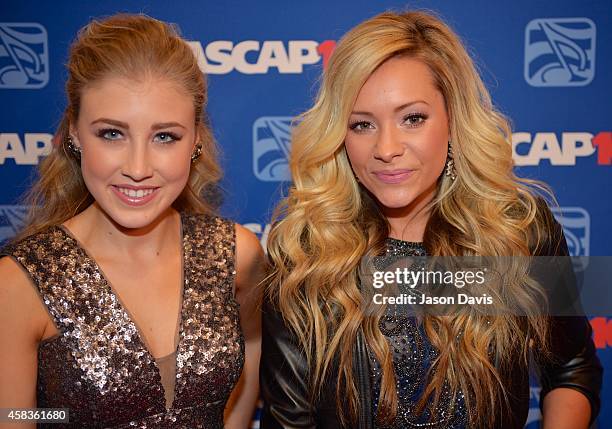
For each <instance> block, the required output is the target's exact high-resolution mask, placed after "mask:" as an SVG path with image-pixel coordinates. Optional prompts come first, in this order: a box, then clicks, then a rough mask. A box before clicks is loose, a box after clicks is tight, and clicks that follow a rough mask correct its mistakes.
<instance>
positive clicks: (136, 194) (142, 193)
mask: <svg viewBox="0 0 612 429" xmlns="http://www.w3.org/2000/svg"><path fill="white" fill-rule="evenodd" d="M117 190H118V191H119V192H121V193H122V194H124V195H127V196H128V197H130V198H143V197H146V196H147V195H150V194H152V193H153V191H154V189H138V190H136V189H128V188H117Z"/></svg>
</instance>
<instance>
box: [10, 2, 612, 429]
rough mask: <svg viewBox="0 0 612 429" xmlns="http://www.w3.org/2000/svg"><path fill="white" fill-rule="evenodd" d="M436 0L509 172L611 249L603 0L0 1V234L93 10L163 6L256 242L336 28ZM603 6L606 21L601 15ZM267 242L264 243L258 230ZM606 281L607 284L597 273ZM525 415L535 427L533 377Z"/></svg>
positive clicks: (587, 243) (230, 197)
mask: <svg viewBox="0 0 612 429" xmlns="http://www.w3.org/2000/svg"><path fill="white" fill-rule="evenodd" d="M390 8H393V9H396V10H403V9H406V8H427V9H431V10H434V11H436V12H437V13H439V14H440V15H441V16H442V17H443V18H445V19H446V20H447V22H448V23H449V24H450V25H451V26H452V27H453V28H454V29H455V30H456V31H457V32H458V33H459V34H460V36H461V37H462V38H463V40H464V42H465V43H466V45H467V46H468V48H469V50H470V52H471V53H472V54H473V56H474V58H475V60H476V62H477V64H478V66H479V68H480V70H481V73H482V76H483V78H484V80H485V83H486V84H487V86H488V88H489V90H490V91H491V94H492V96H493V99H494V102H495V104H496V105H497V106H498V107H499V108H500V109H501V110H502V111H503V112H504V113H506V114H507V115H508V116H510V117H511V118H512V120H513V129H514V135H513V146H514V157H515V161H516V165H517V170H518V173H519V174H520V175H522V176H527V177H531V178H537V179H540V180H544V181H545V182H547V183H549V184H550V185H551V186H552V188H553V190H554V191H555V193H556V195H557V197H558V201H559V203H560V206H561V209H560V210H558V211H557V212H556V213H555V214H556V215H557V216H558V218H559V220H560V221H561V222H562V224H563V226H564V229H565V232H566V235H567V239H568V245H569V247H570V250H571V252H572V253H573V254H575V255H587V256H588V255H611V254H612V252H611V247H610V242H611V241H612V231H611V229H610V228H609V219H610V216H612V198H611V196H610V195H611V193H610V187H611V186H612V180H611V178H612V175H611V173H612V132H611V131H610V130H611V129H612V124H611V115H610V110H611V109H610V105H611V101H612V28H611V26H610V25H609V19H610V16H612V3H611V2H610V1H609V0H600V1H588V2H576V1H568V0H558V1H550V2H533V1H528V0H517V1H512V2H502V1H498V2H491V1H485V0H473V1H463V2H454V1H428V2H424V1H412V2H405V1H392V0H385V1H378V2H373V1H364V0H334V1H329V0H311V1H309V2H282V1H261V0H260V1H257V2H246V1H245V2H240V1H233V0H231V1H230V0H226V1H222V2H211V1H209V2H206V1H195V0H192V1H181V0H175V1H173V2H165V1H158V2H145V1H133V0H132V1H126V0H121V1H104V2H96V3H94V2H69V1H54V2H47V1H32V0H20V1H6V0H5V1H3V4H2V6H0V21H1V22H0V102H1V105H2V114H1V115H0V183H2V186H1V187H0V240H5V239H7V238H9V237H10V236H12V235H13V234H14V233H15V230H16V229H18V228H19V227H20V225H21V222H22V219H23V213H24V209H23V207H21V206H19V205H18V204H19V203H18V200H19V196H20V195H21V194H22V193H23V191H24V190H25V189H26V188H27V186H28V184H29V183H30V178H31V175H32V172H33V169H34V168H35V167H36V164H38V162H39V161H40V159H41V158H42V157H44V156H45V154H47V153H48V151H49V150H50V147H51V135H52V133H53V131H54V128H55V127H56V125H57V123H58V121H59V119H60V117H61V114H62V111H63V109H64V105H65V97H64V91H63V85H64V82H65V76H66V72H65V71H64V64H65V62H66V58H67V52H68V47H69V45H70V42H71V41H72V39H73V38H74V36H75V34H76V32H77V30H78V29H79V28H80V27H82V26H83V25H84V24H86V23H87V22H88V20H89V19H90V18H91V17H98V16H103V15H109V14H113V13H116V12H144V13H146V14H149V15H151V16H153V17H156V18H159V19H162V20H165V21H169V22H174V23H176V24H178V26H179V27H180V29H181V31H182V34H183V35H184V36H185V37H186V38H187V39H188V40H190V41H191V45H192V47H193V49H194V50H195V52H196V53H197V54H198V56H199V59H200V65H201V67H202V68H203V70H205V71H206V72H207V73H208V75H209V90H210V104H209V109H208V111H209V113H210V117H211V121H212V125H213V129H214V132H215V136H216V138H217V139H218V141H219V144H220V146H221V149H222V152H223V156H222V164H223V168H224V171H225V179H224V181H223V188H224V190H225V202H224V204H223V207H222V213H223V214H224V215H225V216H228V217H231V218H233V219H235V220H236V221H238V222H241V223H243V224H246V225H247V226H248V227H249V228H250V229H252V230H253V231H254V232H256V233H257V234H258V235H259V236H260V237H261V239H262V241H263V242H265V240H266V237H267V233H268V230H269V218H270V213H271V210H272V208H273V207H274V205H275V204H276V202H277V200H278V197H279V195H280V193H282V189H283V187H284V186H286V184H287V182H286V180H287V179H288V172H287V153H288V151H289V149H290V141H289V121H290V118H291V117H292V116H295V115H297V114H298V113H300V112H302V111H304V110H305V109H306V108H307V107H308V106H309V105H310V104H311V103H312V101H313V98H314V95H315V93H316V88H317V82H318V77H319V75H320V73H321V71H322V68H323V67H324V65H325V63H326V59H327V58H328V57H329V55H330V53H331V52H332V50H333V47H334V44H335V41H337V40H338V39H339V38H340V37H341V36H342V35H343V34H344V33H345V32H346V31H347V30H348V29H349V28H351V27H352V26H354V25H355V24H357V23H358V22H360V21H362V20H363V19H365V18H368V17H370V16H372V15H374V14H376V13H379V12H382V11H384V10H386V9H390ZM606 22H608V24H606ZM264 244H265V243H264ZM606 281H607V282H608V284H607V285H604V286H612V285H610V283H611V282H610V280H609V279H606ZM607 316H609V315H606V314H597V315H591V323H592V325H593V328H594V332H595V334H594V335H595V342H596V345H597V348H598V353H599V356H600V358H601V360H602V362H603V363H604V365H605V367H607V368H608V371H607V372H606V374H605V377H604V392H603V397H602V412H601V415H600V418H599V425H600V427H612V410H610V409H609V406H608V404H609V403H610V400H612V389H611V388H610V383H609V382H610V381H612V375H611V373H612V371H611V370H612V352H611V349H610V347H611V346H612V319H609V318H608V317H607ZM531 405H532V409H531V412H530V417H529V421H530V423H529V424H528V427H529V428H535V427H539V423H538V422H539V410H538V395H537V387H536V386H535V385H534V387H533V388H532V403H531Z"/></svg>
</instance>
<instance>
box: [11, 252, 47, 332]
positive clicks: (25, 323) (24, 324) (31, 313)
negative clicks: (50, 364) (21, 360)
mask: <svg viewBox="0 0 612 429" xmlns="http://www.w3.org/2000/svg"><path fill="white" fill-rule="evenodd" d="M0 314H1V316H0V325H2V326H4V327H6V328H7V329H15V330H16V331H20V332H21V333H23V334H25V335H26V336H28V337H31V338H32V339H33V338H37V339H39V338H40V337H41V336H42V335H43V332H44V331H45V327H46V325H47V321H48V320H49V316H48V314H47V313H46V311H45V309H44V306H43V304H42V302H41V300H40V298H39V296H38V294H37V293H36V290H35V289H34V286H33V285H32V283H31V280H30V277H29V276H28V275H27V274H26V273H25V271H24V270H23V269H22V268H21V266H20V265H19V264H18V263H17V262H16V261H15V260H14V259H13V258H11V257H8V256H5V257H2V258H0Z"/></svg>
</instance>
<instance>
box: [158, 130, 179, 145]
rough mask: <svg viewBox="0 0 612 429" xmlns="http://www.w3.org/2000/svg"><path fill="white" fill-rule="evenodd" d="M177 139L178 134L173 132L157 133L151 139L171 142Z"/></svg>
mask: <svg viewBox="0 0 612 429" xmlns="http://www.w3.org/2000/svg"><path fill="white" fill-rule="evenodd" d="M177 140H180V137H179V136H177V135H176V134H173V133H168V132H165V133H159V134H157V135H156V136H155V138H154V139H153V141H155V142H158V143H172V142H175V141H177Z"/></svg>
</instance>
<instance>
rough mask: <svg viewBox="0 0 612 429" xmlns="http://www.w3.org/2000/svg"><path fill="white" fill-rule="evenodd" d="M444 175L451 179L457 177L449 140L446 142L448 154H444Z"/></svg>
mask: <svg viewBox="0 0 612 429" xmlns="http://www.w3.org/2000/svg"><path fill="white" fill-rule="evenodd" d="M444 175H445V176H449V177H450V179H451V180H455V179H456V178H457V172H456V171H455V160H454V159H453V147H452V146H451V142H448V154H447V155H446V165H445V166H444Z"/></svg>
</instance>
